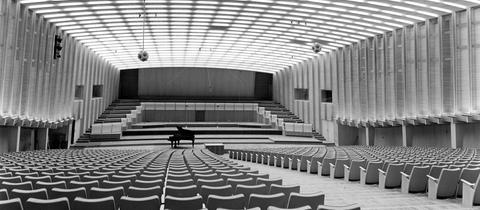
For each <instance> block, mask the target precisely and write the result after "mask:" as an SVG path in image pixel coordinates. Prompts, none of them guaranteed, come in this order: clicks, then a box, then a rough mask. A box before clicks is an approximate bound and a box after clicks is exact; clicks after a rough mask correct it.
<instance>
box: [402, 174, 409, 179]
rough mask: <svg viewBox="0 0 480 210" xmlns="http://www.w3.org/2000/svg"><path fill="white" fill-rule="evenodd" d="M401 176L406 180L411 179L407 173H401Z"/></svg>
mask: <svg viewBox="0 0 480 210" xmlns="http://www.w3.org/2000/svg"><path fill="white" fill-rule="evenodd" d="M400 174H401V175H402V176H403V177H405V178H407V179H410V175H408V174H406V173H404V172H400Z"/></svg>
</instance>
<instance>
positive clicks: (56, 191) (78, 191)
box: [49, 187, 87, 203]
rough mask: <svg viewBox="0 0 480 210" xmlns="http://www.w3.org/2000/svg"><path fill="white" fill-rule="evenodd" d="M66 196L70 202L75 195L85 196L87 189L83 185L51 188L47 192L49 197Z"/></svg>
mask: <svg viewBox="0 0 480 210" xmlns="http://www.w3.org/2000/svg"><path fill="white" fill-rule="evenodd" d="M61 197H66V198H68V202H70V203H72V202H73V200H75V198H76V197H81V198H87V190H86V189H85V187H79V188H74V189H63V188H53V189H52V191H51V193H50V194H49V198H51V199H52V198H61Z"/></svg>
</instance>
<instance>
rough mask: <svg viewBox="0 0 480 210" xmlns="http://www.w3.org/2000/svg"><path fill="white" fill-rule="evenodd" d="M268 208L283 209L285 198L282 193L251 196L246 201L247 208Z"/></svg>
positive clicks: (263, 209)
mask: <svg viewBox="0 0 480 210" xmlns="http://www.w3.org/2000/svg"><path fill="white" fill-rule="evenodd" d="M269 206H275V207H280V208H285V206H286V196H285V194H283V193H277V194H272V195H261V194H251V195H250V198H249V200H248V205H247V208H253V207H260V209H262V210H266V209H267V208H268V207H269Z"/></svg>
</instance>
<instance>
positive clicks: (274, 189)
mask: <svg viewBox="0 0 480 210" xmlns="http://www.w3.org/2000/svg"><path fill="white" fill-rule="evenodd" d="M293 192H296V193H300V185H278V184H272V185H271V186H270V191H269V192H268V193H269V194H277V193H283V194H285V195H286V196H287V197H289V196H290V193H293Z"/></svg>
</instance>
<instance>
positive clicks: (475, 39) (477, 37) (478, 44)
mask: <svg viewBox="0 0 480 210" xmlns="http://www.w3.org/2000/svg"><path fill="white" fill-rule="evenodd" d="M469 19H470V18H469ZM470 23H471V27H472V28H471V30H470V31H471V33H472V35H471V36H470V37H471V38H472V40H471V43H472V49H471V55H472V68H470V72H471V75H472V110H473V111H475V112H480V71H478V69H480V8H479V7H477V8H473V9H472V11H471V21H470Z"/></svg>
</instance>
